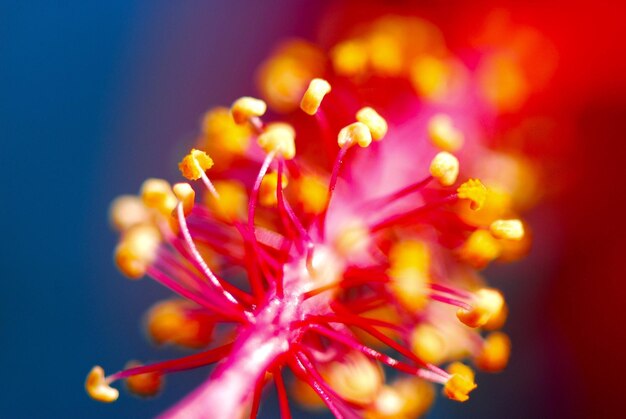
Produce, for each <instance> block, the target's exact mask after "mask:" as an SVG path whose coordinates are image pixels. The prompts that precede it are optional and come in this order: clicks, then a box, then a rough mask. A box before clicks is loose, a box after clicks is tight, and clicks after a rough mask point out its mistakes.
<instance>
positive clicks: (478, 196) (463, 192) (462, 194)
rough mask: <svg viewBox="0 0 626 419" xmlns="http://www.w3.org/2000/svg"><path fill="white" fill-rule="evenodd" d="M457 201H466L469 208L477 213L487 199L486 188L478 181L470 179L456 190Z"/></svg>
mask: <svg viewBox="0 0 626 419" xmlns="http://www.w3.org/2000/svg"><path fill="white" fill-rule="evenodd" d="M456 192H457V194H458V196H459V199H468V200H469V201H470V208H471V209H473V210H475V211H477V210H479V209H481V208H482V206H483V205H484V204H485V199H487V188H486V187H485V185H483V184H482V182H481V181H480V180H478V179H470V180H468V181H466V182H464V183H463V184H462V185H461V186H459V188H458V189H457V190H456Z"/></svg>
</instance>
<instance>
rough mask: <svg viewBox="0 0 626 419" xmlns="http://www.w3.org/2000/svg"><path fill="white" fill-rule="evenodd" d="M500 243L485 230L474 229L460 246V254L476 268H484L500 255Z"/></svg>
mask: <svg viewBox="0 0 626 419" xmlns="http://www.w3.org/2000/svg"><path fill="white" fill-rule="evenodd" d="M501 249H502V247H501V245H500V243H499V242H498V240H497V239H495V238H494V237H493V236H492V235H491V234H490V233H489V232H488V231H486V230H476V231H474V232H473V233H472V234H470V236H469V237H468V239H467V240H466V241H465V243H464V244H463V245H462V246H461V249H460V256H461V259H463V260H464V261H465V262H467V263H469V264H470V265H472V266H473V267H474V268H476V269H480V268H484V267H485V266H487V264H489V262H491V261H493V260H495V259H496V258H498V256H500V252H501Z"/></svg>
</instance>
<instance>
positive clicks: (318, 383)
mask: <svg viewBox="0 0 626 419" xmlns="http://www.w3.org/2000/svg"><path fill="white" fill-rule="evenodd" d="M290 364H291V365H292V368H293V370H294V372H296V371H297V372H300V376H301V379H303V380H305V381H306V382H307V383H308V384H309V385H310V386H311V388H312V389H313V390H314V391H315V392H316V393H317V394H318V396H320V398H321V399H322V401H323V402H324V403H325V404H326V406H327V407H328V410H330V412H331V413H332V414H333V415H334V416H335V418H337V419H344V415H343V414H342V413H341V412H340V410H339V407H338V406H337V405H335V402H334V400H333V398H337V395H336V394H335V395H333V393H332V390H330V389H329V388H328V387H327V386H326V385H325V383H324V380H323V379H322V377H320V375H319V374H318V373H317V371H316V370H315V367H314V366H313V364H311V362H310V361H309V360H308V358H306V355H304V353H301V354H296V355H295V361H293V362H291V363H290ZM294 367H295V368H294ZM329 390H330V391H329ZM333 396H334V397H333Z"/></svg>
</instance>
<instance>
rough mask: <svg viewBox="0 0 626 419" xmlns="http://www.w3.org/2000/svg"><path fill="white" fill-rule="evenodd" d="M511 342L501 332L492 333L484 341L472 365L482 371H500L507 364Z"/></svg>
mask: <svg viewBox="0 0 626 419" xmlns="http://www.w3.org/2000/svg"><path fill="white" fill-rule="evenodd" d="M510 353H511V340H510V339H509V337H508V336H507V335H506V334H505V333H502V332H493V333H491V334H490V335H489V336H487V338H486V339H485V341H484V343H483V347H482V348H481V350H480V353H479V354H478V355H477V356H476V358H475V359H474V363H475V364H476V366H477V367H478V368H480V369H481V370H483V371H489V372H498V371H502V370H503V369H504V368H505V367H506V365H507V363H508V362H509V355H510Z"/></svg>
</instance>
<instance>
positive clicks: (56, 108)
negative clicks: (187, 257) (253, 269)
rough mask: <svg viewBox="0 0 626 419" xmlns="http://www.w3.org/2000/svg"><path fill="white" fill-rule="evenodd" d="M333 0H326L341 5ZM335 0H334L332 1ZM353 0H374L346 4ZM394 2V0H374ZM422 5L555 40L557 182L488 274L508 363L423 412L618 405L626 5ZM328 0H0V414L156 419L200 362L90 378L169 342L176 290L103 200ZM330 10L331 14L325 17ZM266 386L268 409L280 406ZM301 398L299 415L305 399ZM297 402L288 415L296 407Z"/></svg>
mask: <svg viewBox="0 0 626 419" xmlns="http://www.w3.org/2000/svg"><path fill="white" fill-rule="evenodd" d="M331 3H332V4H331ZM338 3H339V5H338ZM347 3H348V4H347V5H345V7H347V8H351V9H350V10H357V9H358V8H359V7H360V5H361V4H363V2H360V3H356V2H352V3H351V2H347ZM377 3H378V4H384V3H383V2H377ZM388 3H389V4H388V5H387V6H389V7H400V8H401V7H407V5H408V7H412V8H413V10H415V8H419V9H420V10H422V9H423V16H424V17H426V18H430V19H431V20H432V21H433V22H434V23H436V24H437V25H438V26H440V27H441V28H442V30H443V32H444V35H445V36H446V39H447V40H448V41H449V42H450V43H451V45H455V43H461V42H462V40H463V38H464V36H466V35H465V34H466V32H465V31H469V30H471V28H472V27H473V26H474V25H475V24H477V22H479V21H481V19H482V18H484V16H485V15H486V14H487V13H488V12H489V11H491V10H493V9H494V8H505V9H506V10H509V11H510V13H511V16H512V19H513V20H514V21H516V22H519V23H522V24H527V25H530V26H533V27H536V28H537V29H539V30H540V31H541V32H542V33H543V34H544V35H546V36H547V37H548V38H549V39H551V40H552V42H553V43H554V45H555V46H556V48H557V51H558V54H559V64H558V69H557V71H556V74H555V76H554V77H553V81H552V83H551V84H550V86H548V87H547V88H546V89H545V91H544V92H542V93H541V94H540V95H539V98H538V99H537V100H536V102H535V103H533V110H534V111H538V112H539V113H541V114H543V115H549V116H550V117H551V118H553V119H554V121H556V122H557V123H558V127H559V129H558V130H557V133H558V136H557V138H555V139H554V141H555V147H556V149H557V153H554V156H552V157H551V158H554V159H560V161H559V167H561V168H562V173H561V175H562V178H564V179H567V182H564V183H562V182H561V181H562V179H561V180H559V179H556V177H558V176H560V175H559V173H556V174H555V184H556V183H558V184H559V185H561V184H562V185H563V187H559V188H553V186H554V185H546V189H550V190H551V189H557V190H556V191H555V192H554V193H553V194H552V195H551V196H550V198H549V199H548V200H547V201H546V202H545V203H544V204H543V205H542V206H541V207H539V208H538V209H537V210H535V211H534V212H533V213H532V214H530V217H529V218H530V221H531V223H535V224H536V225H539V226H541V229H540V231H537V234H536V239H535V240H536V242H535V243H536V244H535V246H534V248H533V251H532V253H531V255H530V256H529V258H528V259H527V260H526V261H524V262H522V263H517V264H514V265H509V266H499V267H496V268H495V269H493V270H492V271H491V272H488V276H489V277H490V278H491V279H493V282H492V283H493V284H494V285H495V286H497V287H498V288H502V289H503V290H504V293H505V295H506V296H507V297H508V300H509V303H510V308H511V316H510V323H509V325H508V326H507V328H506V330H507V332H509V333H510V335H511V338H512V340H513V343H514V349H513V354H512V359H511V364H510V366H509V368H508V369H507V370H506V371H505V372H503V373H501V374H497V375H482V376H481V377H479V380H480V381H479V384H480V386H479V389H478V390H477V391H476V392H475V393H474V394H472V399H471V401H470V402H468V403H466V404H463V405H460V404H455V403H453V402H449V401H446V400H440V401H439V402H438V403H437V404H436V405H435V408H434V409H433V410H432V411H431V413H430V414H429V417H432V418H438V417H484V418H501V417H507V418H518V417H519V418H522V417H524V418H527V417H581V418H582V417H587V418H588V417H617V416H620V415H619V412H620V410H619V409H620V406H621V400H622V398H623V396H622V394H621V393H622V391H621V389H622V384H621V380H622V377H623V374H624V373H626V368H624V366H623V363H624V361H623V358H622V353H623V348H624V345H625V344H626V327H624V324H623V321H624V320H625V315H624V308H623V307H624V295H625V291H626V285H624V280H625V273H626V272H625V269H624V262H623V261H622V257H623V255H622V254H621V252H622V251H624V250H625V249H626V246H625V245H624V242H625V239H624V237H625V236H624V235H625V234H626V222H625V217H624V216H623V215H622V214H623V213H624V210H626V208H625V204H626V197H625V195H626V191H625V190H624V189H625V187H624V184H625V183H624V182H625V181H626V174H625V173H624V160H623V159H624V158H625V157H626V156H625V153H624V151H625V147H626V146H625V145H624V144H625V142H626V134H625V133H626V58H625V57H626V54H625V53H626V49H625V48H624V45H623V40H624V39H626V27H625V25H624V22H625V21H626V11H625V10H624V9H625V8H624V6H621V5H619V4H618V2H602V1H595V2H591V1H585V2H569V1H568V2H565V1H547V2H546V1H530V2H524V4H523V5H522V4H518V3H517V2H502V1H500V2H498V1H482V0H481V1H473V2H462V1H443V0H442V1H435V0H431V1H424V2H419V1H413V2H400V1H394V2H388ZM343 6H344V4H343V3H342V2H325V1H312V0H311V1H288V0H283V1H278V0H269V1H264V2H252V1H244V0H241V1H231V2H218V1H203V2H200V1H189V2H184V3H183V2H177V3H176V4H175V5H174V3H172V2H164V1H163V2H159V1H107V2H101V3H92V2H89V3H88V2H79V1H65V2H46V1H40V2H37V1H20V2H13V1H0V144H1V145H2V148H1V149H0V150H1V151H0V159H1V160H0V174H1V175H2V178H3V179H5V180H4V181H3V182H2V185H3V193H2V203H3V205H1V206H0V211H1V212H0V214H1V216H0V223H1V225H0V228H1V230H0V231H2V232H3V234H5V239H4V240H3V241H2V244H1V246H2V252H1V253H0V277H1V278H2V286H3V288H2V291H0V334H1V336H2V339H1V341H0V342H1V345H0V371H1V373H0V376H1V377H2V381H1V382H0V417H7V418H37V417H64V418H68V417H90V418H99V417H102V418H104V417H151V416H154V415H156V414H158V413H159V412H161V411H163V410H164V409H165V408H166V407H168V406H170V405H171V404H172V403H173V402H175V401H176V400H178V399H180V398H181V397H182V396H183V395H184V394H186V393H187V392H188V391H190V390H191V389H192V388H194V387H195V385H197V384H198V383H200V382H201V381H202V380H203V379H204V378H205V377H206V374H207V372H206V371H193V372H191V373H181V374H178V375H173V376H169V377H168V380H167V385H166V391H165V393H164V394H162V395H161V396H160V397H158V398H156V399H153V400H149V401H143V400H139V399H136V398H133V397H131V396H128V395H122V396H121V397H120V399H119V400H118V402H116V403H115V404H113V405H102V404H99V403H96V402H94V401H92V400H90V399H89V398H88V397H87V395H86V394H85V392H84V390H83V381H84V377H85V374H86V372H87V371H88V370H89V369H90V368H91V366H93V365H94V364H96V363H99V364H101V365H103V366H105V369H108V370H113V369H116V368H118V367H121V366H123V365H124V364H125V362H126V361H127V360H129V359H133V358H137V359H142V360H157V359H162V358H167V357H170V356H173V355H174V353H173V352H172V353H170V352H169V351H167V350H156V349H154V348H152V347H150V345H149V343H148V342H147V341H146V339H145V338H144V336H143V334H142V332H141V327H140V326H141V316H142V315H143V313H144V312H145V310H146V309H147V308H148V307H149V306H150V304H151V303H152V302H154V301H156V300H157V299H158V298H162V297H165V296H167V295H168V294H167V293H166V292H165V291H164V290H162V289H160V288H159V287H158V286H157V285H156V284H154V283H152V282H150V281H149V280H144V281H138V282H131V281H128V280H125V279H124V278H123V277H122V276H121V275H120V274H119V273H118V272H117V271H116V269H115V268H114V266H113V263H112V258H111V254H112V250H113V248H114V245H115V241H116V238H115V234H114V233H113V232H112V231H111V230H110V229H109V227H108V222H107V210H108V204H109V202H110V201H111V200H112V199H113V198H114V197H115V196H116V195H119V194H122V193H135V192H136V191H137V190H138V188H139V186H140V184H141V182H142V181H143V180H144V179H145V178H146V177H149V176H160V177H166V178H167V177H169V178H173V179H175V178H176V164H175V163H176V162H177V161H178V159H179V157H180V155H181V153H182V152H181V150H184V149H186V148H187V147H188V146H189V144H191V142H192V141H193V136H194V133H195V132H196V129H197V126H198V120H199V118H200V116H201V115H202V113H203V112H204V111H206V110H207V109H208V108H209V107H211V106H214V105H218V104H229V103H231V101H232V100H233V99H234V98H236V97H239V96H242V95H244V94H250V93H251V92H254V78H253V76H254V71H255V69H256V66H257V65H258V63H259V62H260V61H261V60H262V59H263V58H264V57H265V56H267V54H268V53H269V52H270V51H271V49H272V47H273V46H274V45H275V44H276V43H277V42H278V41H279V40H281V39H283V38H285V37H288V36H303V37H307V38H309V39H314V38H315V37H316V29H317V28H318V23H319V21H320V20H321V19H323V18H324V17H325V16H326V17H328V16H329V15H327V14H326V13H327V11H326V9H327V8H329V7H333V8H335V9H334V10H337V8H341V7H343ZM331 18H332V17H329V19H331ZM274 408H275V402H274V401H273V399H270V401H269V402H268V403H267V404H266V405H265V406H264V407H263V410H262V417H266V418H271V417H276V416H277V414H276V413H275V412H276V410H274ZM297 415H301V416H297ZM305 415H306V414H305V413H303V412H301V411H297V412H296V416H297V417H305Z"/></svg>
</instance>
